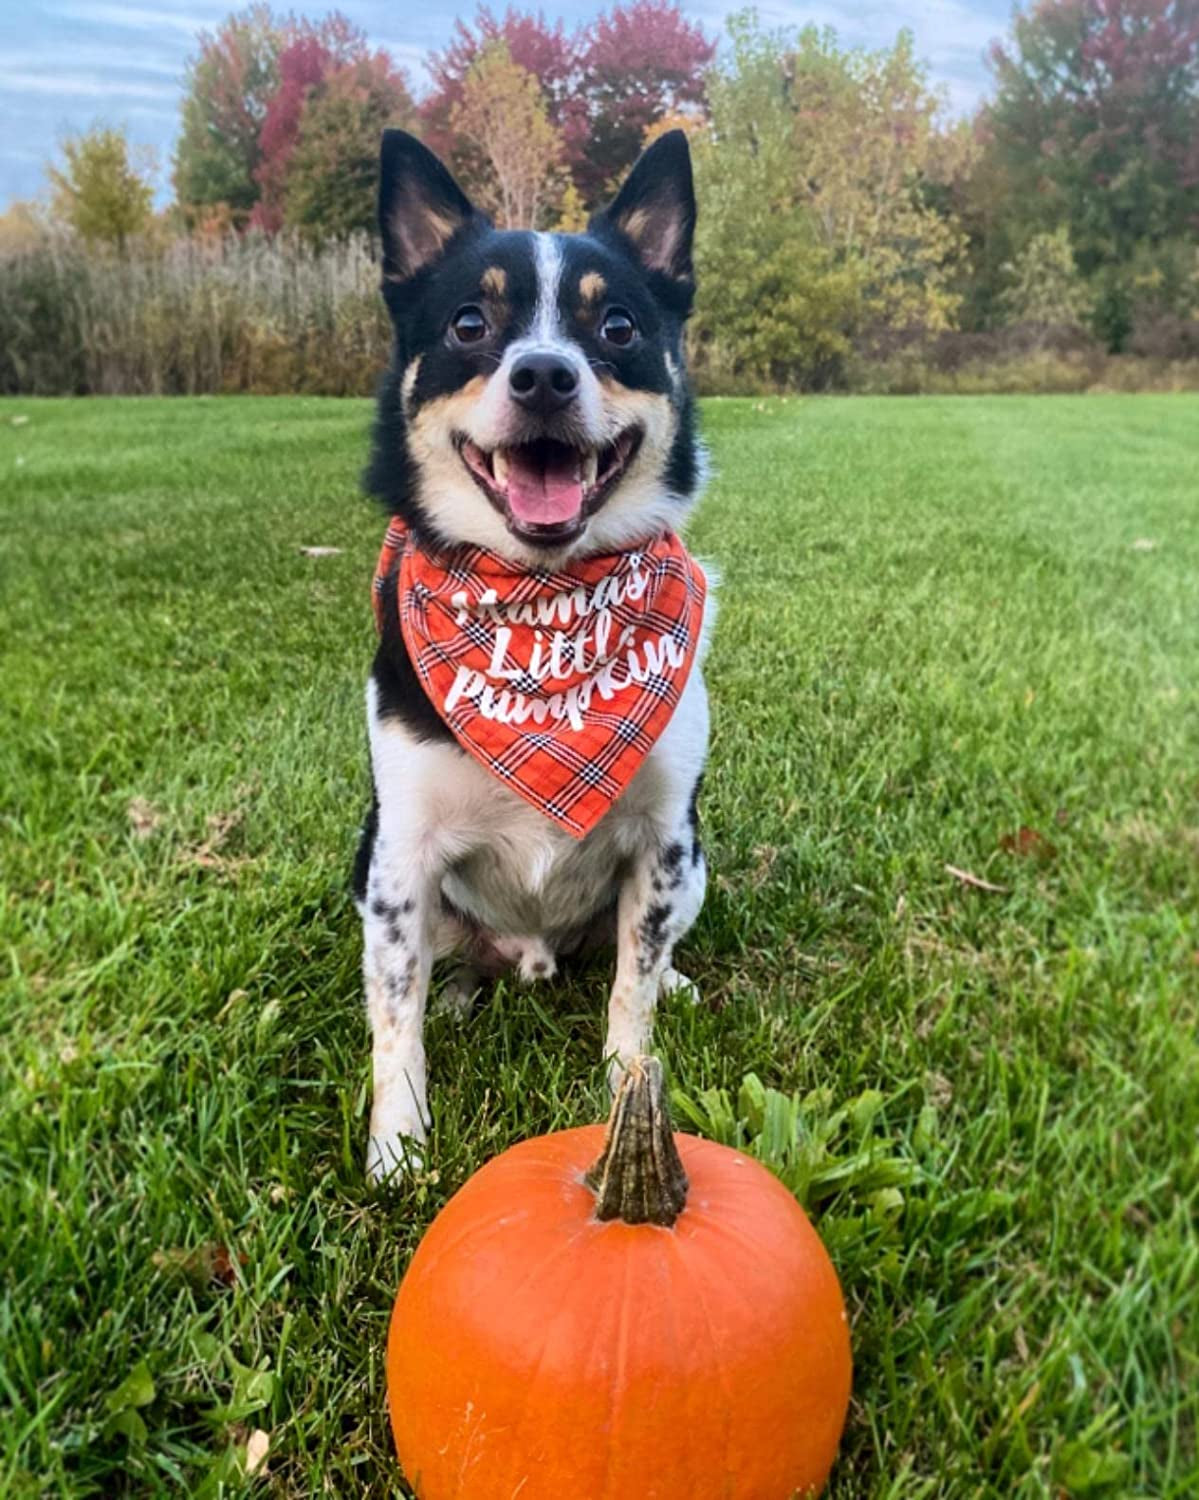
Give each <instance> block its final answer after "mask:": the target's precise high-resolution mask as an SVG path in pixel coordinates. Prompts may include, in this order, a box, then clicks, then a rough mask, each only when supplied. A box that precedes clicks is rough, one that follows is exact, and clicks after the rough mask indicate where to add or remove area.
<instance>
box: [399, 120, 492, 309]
mask: <svg viewBox="0 0 1199 1500" xmlns="http://www.w3.org/2000/svg"><path fill="white" fill-rule="evenodd" d="M487 222H488V221H487V219H486V217H485V216H484V215H483V214H481V213H480V212H479V211H478V209H476V208H475V206H474V204H473V203H471V201H470V199H469V198H468V197H467V196H466V194H465V193H464V192H463V191H462V189H461V188H460V187H459V186H458V184H457V183H456V182H455V181H454V179H453V178H452V177H451V176H450V174H449V172H448V171H447V170H446V169H445V167H444V166H442V164H441V162H440V161H438V159H437V157H435V156H434V155H433V153H432V151H430V150H429V148H428V147H427V146H423V145H422V144H421V143H420V141H418V140H417V138H416V137H415V136H414V135H409V134H408V132H407V131H406V130H385V131H384V132H383V146H382V150H381V152H380V156H379V232H380V234H381V235H382V237H383V279H384V280H385V281H391V282H404V281H408V280H410V279H411V278H412V277H413V276H415V275H416V273H417V272H418V271H421V270H423V269H424V268H425V267H426V266H428V265H431V264H432V263H433V262H434V261H435V260H436V259H437V258H438V256H439V255H440V254H441V253H442V251H443V250H444V249H445V247H446V246H447V245H448V244H449V242H450V241H451V240H452V239H453V238H454V236H455V235H456V234H457V233H458V232H459V230H461V229H464V228H466V226H467V225H468V224H472V223H477V224H479V225H484V224H486V223H487Z"/></svg>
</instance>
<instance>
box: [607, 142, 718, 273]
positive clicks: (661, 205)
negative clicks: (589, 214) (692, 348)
mask: <svg viewBox="0 0 1199 1500" xmlns="http://www.w3.org/2000/svg"><path fill="white" fill-rule="evenodd" d="M588 228H589V229H590V231H591V233H592V234H600V235H602V234H603V232H604V230H605V229H606V228H612V229H615V230H617V231H618V232H619V233H620V234H621V235H623V237H624V238H625V239H626V240H628V241H629V242H630V243H631V244H632V247H633V249H634V250H635V251H636V253H637V258H638V259H639V260H640V261H641V263H642V265H643V266H644V267H645V268H646V270H648V271H659V272H661V273H662V274H663V275H664V276H669V277H671V278H672V279H673V280H675V281H682V282H687V283H690V281H691V279H692V269H691V241H692V239H693V238H694V236H695V185H694V183H693V182H692V179H691V148H690V146H689V145H688V144H687V136H686V133H685V132H684V131H682V130H668V131H667V132H666V134H665V135H660V136H659V137H658V139H657V140H656V141H655V142H654V143H653V145H652V146H649V147H647V149H646V150H645V151H643V152H642V153H641V156H640V157H639V158H638V159H637V161H636V163H635V164H634V166H633V170H632V171H631V172H630V173H629V175H628V177H627V178H626V179H625V183H624V186H623V187H622V188H621V190H620V192H619V193H617V195H616V198H615V200H614V201H613V202H612V203H611V204H610V205H609V206H608V207H607V208H606V209H604V211H603V212H602V213H598V214H596V215H595V217H594V218H593V219H592V220H591V223H590V225H589V226H588Z"/></svg>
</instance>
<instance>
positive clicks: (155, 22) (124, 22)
mask: <svg viewBox="0 0 1199 1500" xmlns="http://www.w3.org/2000/svg"><path fill="white" fill-rule="evenodd" d="M227 10H228V7H227V6H226V5H224V4H219V5H214V6H213V7H212V8H211V9H210V10H206V11H203V12H196V11H190V12H187V11H178V10H163V9H161V8H154V9H151V8H150V7H149V6H142V5H106V4H93V3H92V0H78V3H74V4H72V3H68V4H66V5H56V6H54V7H53V8H52V10H51V12H50V13H51V14H52V15H57V16H67V17H69V18H70V19H71V20H74V21H86V22H87V23H88V24H89V25H92V26H97V25H99V26H119V27H121V28H123V29H124V30H126V31H173V32H180V33H182V34H184V35H185V36H187V38H188V39H189V40H191V39H192V38H194V37H195V34H196V32H198V31H204V30H206V29H208V28H209V27H212V26H215V25H219V23H220V21H221V19H222V17H223V16H224V15H225V14H226V12H227Z"/></svg>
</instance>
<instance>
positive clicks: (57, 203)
mask: <svg viewBox="0 0 1199 1500" xmlns="http://www.w3.org/2000/svg"><path fill="white" fill-rule="evenodd" d="M62 154H63V165H62V168H61V169H59V168H51V169H50V181H51V184H52V186H53V208H54V212H55V214H56V215H57V216H58V217H59V218H61V219H62V220H63V221H64V222H65V223H67V224H70V226H71V227H72V228H73V229H74V230H75V231H76V233H78V234H79V235H81V236H82V237H83V238H84V239H85V240H88V241H89V242H92V243H104V244H110V245H115V246H117V248H118V249H123V248H124V246H125V243H126V241H127V240H128V239H129V237H130V236H131V235H135V234H139V233H141V232H143V231H144V230H145V229H147V228H148V227H149V225H150V222H151V219H152V217H153V204H154V188H153V185H152V183H151V182H150V181H149V172H150V164H149V162H148V161H146V162H143V164H142V165H141V166H137V165H135V164H134V163H133V162H132V161H131V160H130V155H129V142H128V141H127V140H126V138H125V133H124V131H122V130H114V129H111V128H106V127H97V128H96V129H94V130H91V131H89V132H88V133H87V134H86V135H80V136H75V137H72V138H71V139H68V140H66V141H64V142H63V145H62Z"/></svg>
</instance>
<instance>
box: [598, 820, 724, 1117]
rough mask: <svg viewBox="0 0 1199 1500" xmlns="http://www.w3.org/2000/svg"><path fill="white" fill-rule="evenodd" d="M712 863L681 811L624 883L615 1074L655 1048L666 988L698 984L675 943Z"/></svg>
mask: <svg viewBox="0 0 1199 1500" xmlns="http://www.w3.org/2000/svg"><path fill="white" fill-rule="evenodd" d="M706 882H707V870H706V867H705V864H704V856H703V850H702V849H701V848H700V845H699V841H698V838H697V837H696V836H695V832H694V828H693V826H691V825H690V824H689V822H688V820H687V819H686V818H681V819H680V821H679V826H678V828H677V830H676V831H675V833H674V835H673V836H672V837H670V838H668V839H666V840H664V841H662V842H660V843H657V844H655V845H653V846H651V847H650V848H649V849H647V850H646V851H645V853H644V854H643V855H642V856H641V858H639V859H638V860H637V862H636V864H635V865H634V867H633V869H632V870H631V871H630V873H629V875H628V877H627V879H626V880H625V882H624V884H623V885H622V886H621V890H620V901H619V907H618V911H617V934H616V979H615V982H614V983H613V985H612V995H611V999H610V1000H609V1002H608V1036H607V1041H606V1042H605V1044H604V1055H605V1056H606V1057H607V1058H608V1059H609V1066H608V1081H609V1083H610V1084H611V1086H612V1088H613V1091H615V1089H616V1087H617V1085H618V1084H619V1082H620V1078H621V1075H622V1073H623V1071H624V1065H625V1064H626V1063H627V1062H629V1061H630V1060H631V1059H632V1058H634V1057H636V1056H637V1055H638V1053H641V1052H645V1051H647V1050H648V1049H649V1047H650V1044H651V1041H652V1038H653V1029H654V1007H655V1005H656V1004H657V1000H658V996H659V994H660V993H661V994H665V993H667V992H668V991H670V990H671V989H681V988H687V989H690V990H691V991H692V994H693V995H694V993H695V987H694V986H693V985H692V984H691V982H690V981H689V980H687V979H684V978H683V977H682V975H680V974H679V973H678V972H677V971H676V970H675V969H673V968H672V967H671V956H672V953H673V950H674V945H675V944H676V943H677V942H678V941H679V939H680V938H681V937H682V936H683V934H684V933H685V932H686V931H687V929H688V928H689V927H690V926H691V924H692V922H694V921H695V918H696V917H697V916H698V914H699V909H700V907H701V906H702V905H703V900H704V887H705V885H706Z"/></svg>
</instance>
